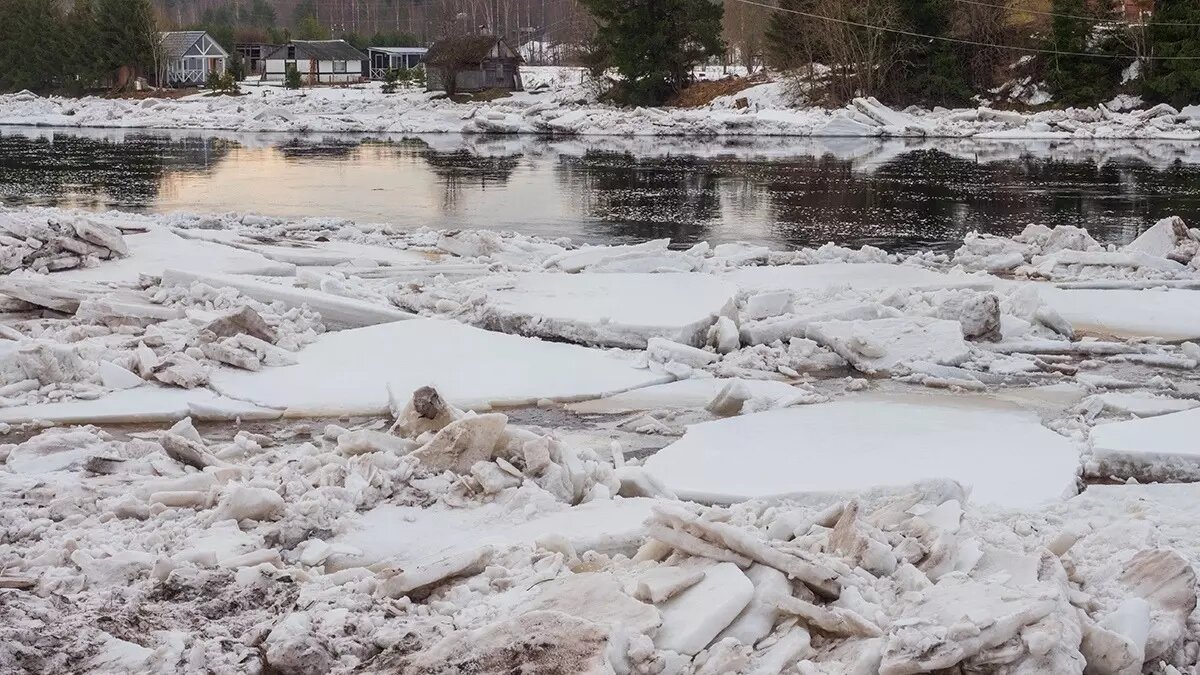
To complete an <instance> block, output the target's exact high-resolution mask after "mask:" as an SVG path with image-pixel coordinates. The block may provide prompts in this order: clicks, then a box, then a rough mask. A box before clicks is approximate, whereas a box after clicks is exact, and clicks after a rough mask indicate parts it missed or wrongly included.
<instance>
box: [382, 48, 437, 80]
mask: <svg viewBox="0 0 1200 675" xmlns="http://www.w3.org/2000/svg"><path fill="white" fill-rule="evenodd" d="M428 52H429V50H428V49H426V48H425V47H367V58H368V59H370V61H371V70H370V73H369V74H370V77H371V79H372V80H382V79H383V78H384V77H386V76H387V73H388V71H389V70H399V69H401V68H416V67H417V66H419V65H421V64H422V63H424V62H425V54H426V53H428Z"/></svg>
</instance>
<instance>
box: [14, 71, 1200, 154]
mask: <svg viewBox="0 0 1200 675" xmlns="http://www.w3.org/2000/svg"><path fill="white" fill-rule="evenodd" d="M528 70H529V72H528V73H527V75H526V77H525V79H526V86H527V87H528V88H529V90H530V91H526V92H517V93H514V94H513V95H512V96H509V97H505V98H500V99H497V100H495V101H490V102H482V103H481V102H476V103H461V104H460V103H454V102H451V101H448V100H446V99H444V98H441V97H439V96H438V95H436V94H431V93H427V92H423V91H416V90H402V91H400V92H397V93H396V94H390V95H389V94H384V93H383V92H382V89H381V86H380V85H379V84H378V83H372V84H367V85H356V86H352V87H345V88H317V89H308V90H300V91H289V90H284V89H281V88H278V87H274V86H246V87H245V90H246V91H247V92H248V95H246V96H240V97H208V96H205V95H202V94H199V95H193V96H188V97H184V98H182V99H177V100H167V99H144V100H141V101H130V100H122V99H101V98H91V97H89V98H82V99H64V98H56V97H51V98H42V97H38V96H36V95H34V94H31V93H27V92H25V93H19V94H9V95H4V96H0V125H8V126H14V125H15V126H57V127H79V128H124V129H205V130H219V131H241V132H251V133H263V132H267V133H279V132H286V133H297V132H328V133H335V132H336V133H382V134H417V133H455V134H540V135H568V136H569V135H584V136H588V135H612V136H695V137H715V136H729V137H737V136H813V137H909V138H913V137H946V138H980V139H1162V140H1174V141H1195V140H1200V108H1197V107H1194V106H1193V107H1191V108H1187V109H1184V110H1182V111H1177V110H1174V109H1173V108H1170V107H1168V106H1156V107H1154V108H1150V109H1145V110H1131V111H1122V112H1117V111H1114V110H1110V109H1109V108H1107V107H1105V106H1099V107H1096V108H1088V109H1068V110H1047V111H1042V112H1035V113H1017V112H1010V111H1000V110H993V109H990V108H985V107H983V108H977V109H960V110H944V109H935V110H920V109H909V110H906V111H896V110H892V109H890V108H887V107H886V106H883V105H881V104H879V103H878V102H875V101H873V100H866V99H859V100H856V101H854V103H852V104H851V105H849V106H847V107H846V108H844V109H823V108H811V107H804V108H798V107H793V106H792V105H790V104H789V103H788V101H789V98H788V96H787V95H786V94H785V86H784V84H783V83H780V82H770V83H766V84H760V85H756V86H754V87H751V88H750V89H747V90H744V91H741V92H738V93H737V94H734V95H732V96H725V97H720V98H717V99H716V100H714V101H713V102H712V103H710V104H708V105H707V106H704V107H700V108H633V109H629V108H616V107H612V106H608V105H604V104H599V103H596V97H597V89H596V86H595V85H594V84H593V83H591V82H590V81H589V80H588V78H587V77H586V76H585V75H584V73H583V72H582V71H581V70H577V69H566V68H548V67H547V68H542V69H539V68H530V69H528ZM543 71H544V72H543Z"/></svg>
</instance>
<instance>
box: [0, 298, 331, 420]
mask: <svg viewBox="0 0 1200 675" xmlns="http://www.w3.org/2000/svg"><path fill="white" fill-rule="evenodd" d="M26 281H28V279H26ZM45 283H46V284H48V285H53V284H54V283H55V282H54V281H52V280H46V281H45ZM25 297H27V298H28V299H31V300H33V299H35V298H32V297H30V296H25ZM73 314H74V315H73V316H71V317H67V318H56V317H46V318H40V319H34V320H31V321H26V322H23V323H22V324H21V326H20V328H9V327H7V326H5V327H0V331H2V332H0V406H18V405H28V404H33V403H40V402H45V401H58V400H65V399H84V400H86V399H96V398H100V397H102V396H104V395H105V394H107V393H109V392H113V391H119V390H125V389H132V388H135V387H139V386H141V385H143V384H146V383H147V382H156V383H160V384H166V385H170V386H175V387H182V388H185V389H193V388H196V387H201V386H204V385H205V384H207V383H208V381H209V376H210V372H211V370H212V368H214V367H217V366H218V365H223V366H231V367H234V368H240V369H246V370H253V371H257V370H261V369H262V368H264V367H269V366H282V365H288V364H291V363H294V362H295V357H294V352H296V351H297V350H299V349H301V348H302V347H303V346H304V345H306V344H309V343H311V342H312V341H313V340H315V339H316V338H317V336H318V335H319V334H320V333H321V332H322V331H323V330H324V327H323V325H322V324H321V322H320V317H319V316H318V315H316V314H314V313H313V312H311V311H310V310H308V309H306V308H287V307H285V306H283V305H281V304H275V305H267V304H263V303H259V302H256V301H254V300H251V299H249V298H246V297H244V296H242V295H240V294H238V293H236V292H235V291H233V290H232V289H218V288H213V287H211V286H206V285H204V284H199V283H197V284H193V285H191V286H169V287H154V286H152V287H150V288H147V289H144V290H141V289H139V290H132V289H119V290H111V289H103V290H97V291H96V292H94V293H92V294H89V295H87V296H84V297H82V298H80V299H79V300H78V301H77V307H76V309H75V310H74V312H73Z"/></svg>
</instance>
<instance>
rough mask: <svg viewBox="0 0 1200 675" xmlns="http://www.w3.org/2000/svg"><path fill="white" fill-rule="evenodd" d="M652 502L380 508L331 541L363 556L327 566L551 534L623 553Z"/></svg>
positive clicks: (582, 546) (579, 547) (515, 542)
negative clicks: (526, 507) (533, 507)
mask: <svg viewBox="0 0 1200 675" xmlns="http://www.w3.org/2000/svg"><path fill="white" fill-rule="evenodd" d="M654 501H655V500H653V499H646V498H633V499H620V498H618V499H613V500H608V501H597V502H589V503H586V504H581V505H579V506H572V507H568V506H566V505H563V504H557V503H556V504H554V505H553V506H552V507H547V508H545V509H544V510H537V511H535V513H534V515H532V516H528V515H526V513H525V510H524V509H523V508H516V509H509V508H506V507H505V506H503V505H500V504H497V503H489V504H485V505H483V506H481V507H479V508H475V509H453V510H445V511H432V510H429V509H423V508H419V507H414V506H397V505H394V504H384V505H381V506H377V507H375V508H374V509H372V510H370V511H368V512H366V513H364V514H362V516H361V517H360V518H358V519H357V522H355V523H353V524H352V525H351V526H350V527H349V529H348V530H347V531H346V532H344V533H343V534H341V535H340V536H338V537H337V538H336V539H335V540H334V542H333V543H334V544H341V545H343V546H349V547H351V548H354V549H357V550H358V551H361V552H362V554H361V555H356V556H349V555H335V556H334V557H333V558H332V559H331V561H332V563H331V566H332V567H333V568H337V569H344V568H347V567H361V566H366V565H371V564H374V563H376V562H379V561H381V560H388V561H389V562H392V563H394V564H397V565H401V566H403V565H404V564H406V563H412V562H414V561H417V560H422V559H426V558H433V557H445V556H450V555H454V554H457V553H462V552H464V551H468V550H473V549H476V548H478V547H480V546H484V545H493V546H519V545H528V544H532V543H534V542H535V541H536V540H538V539H539V538H541V537H545V536H549V535H561V536H563V537H565V538H566V540H567V542H568V543H570V544H571V545H572V546H573V547H574V548H575V550H576V552H579V553H582V552H583V551H589V550H600V551H608V550H615V549H623V548H625V547H627V546H628V545H629V543H630V542H638V541H640V539H641V537H642V523H643V521H645V520H646V518H648V517H649V516H650V508H651V507H652V506H653V505H654ZM635 546H636V544H635Z"/></svg>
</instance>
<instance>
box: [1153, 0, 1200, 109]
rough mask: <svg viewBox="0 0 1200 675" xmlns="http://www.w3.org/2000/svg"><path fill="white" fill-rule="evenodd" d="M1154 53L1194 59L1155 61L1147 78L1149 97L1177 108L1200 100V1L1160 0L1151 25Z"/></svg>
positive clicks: (1155, 54)
mask: <svg viewBox="0 0 1200 675" xmlns="http://www.w3.org/2000/svg"><path fill="white" fill-rule="evenodd" d="M1169 24H1192V25H1191V26H1180V25H1169ZM1150 54H1151V55H1153V56H1157V57H1162V56H1186V57H1192V58H1189V59H1180V60H1164V61H1151V62H1150V68H1149V70H1148V72H1147V73H1146V76H1145V80H1144V83H1145V86H1144V90H1145V97H1146V98H1147V99H1148V100H1151V101H1156V102H1164V103H1170V104H1172V105H1174V106H1176V107H1182V106H1185V105H1188V104H1191V103H1196V102H1200V3H1197V2H1196V1H1195V0H1158V8H1157V12H1155V14H1154V17H1153V19H1152V23H1151V24H1150Z"/></svg>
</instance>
